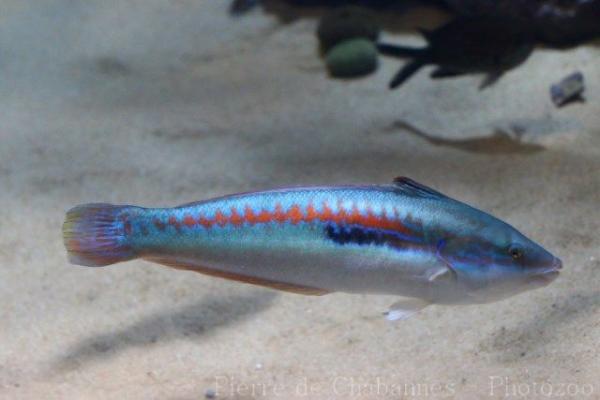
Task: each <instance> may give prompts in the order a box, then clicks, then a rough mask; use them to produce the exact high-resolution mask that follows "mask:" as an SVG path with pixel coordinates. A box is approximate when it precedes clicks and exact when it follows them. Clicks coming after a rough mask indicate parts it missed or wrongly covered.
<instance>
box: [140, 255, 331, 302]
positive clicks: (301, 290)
mask: <svg viewBox="0 0 600 400" xmlns="http://www.w3.org/2000/svg"><path fill="white" fill-rule="evenodd" d="M143 258H144V260H146V261H150V262H154V263H158V264H162V265H166V266H167V267H171V268H175V269H181V270H187V271H195V272H199V273H201V274H204V275H209V276H214V277H217V278H223V279H228V280H231V281H237V282H243V283H249V284H251V285H257V286H263V287H268V288H270V289H275V290H281V291H284V292H290V293H296V294H303V295H305V296H323V295H325V294H328V293H331V291H330V290H326V289H319V288H314V287H310V286H303V285H296V284H293V283H286V282H279V281H274V280H269V279H264V278H259V277H254V276H249V275H242V274H236V273H234V272H228V271H220V270H217V269H214V268H208V267H204V266H201V265H198V264H195V263H193V262H190V261H187V260H177V259H172V258H168V257H143Z"/></svg>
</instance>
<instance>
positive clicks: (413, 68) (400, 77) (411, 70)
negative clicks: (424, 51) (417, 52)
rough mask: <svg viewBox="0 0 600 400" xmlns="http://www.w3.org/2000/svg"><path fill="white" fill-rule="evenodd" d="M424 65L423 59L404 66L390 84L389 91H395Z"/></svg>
mask: <svg viewBox="0 0 600 400" xmlns="http://www.w3.org/2000/svg"><path fill="white" fill-rule="evenodd" d="M425 64H426V62H425V61H424V59H420V58H417V59H416V60H413V61H411V62H409V63H408V64H406V65H405V66H404V67H402V68H401V69H400V71H398V73H397V74H396V75H395V76H394V78H393V79H392V80H391V82H390V89H396V88H397V87H398V86H400V85H402V84H403V83H404V82H406V81H407V80H408V78H410V77H411V76H413V75H414V74H415V73H416V72H417V71H418V70H420V69H421V67H423V66H424V65H425Z"/></svg>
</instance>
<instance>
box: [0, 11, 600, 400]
mask: <svg viewBox="0 0 600 400" xmlns="http://www.w3.org/2000/svg"><path fill="white" fill-rule="evenodd" d="M227 7H228V2H225V1H217V0H178V1H168V2H167V1H160V0H128V1H122V0H121V1H117V0H110V1H109V0H102V1H100V0H90V1H85V2H84V1H80V2H74V1H68V0H48V1H43V2H33V1H29V2H24V1H16V0H4V1H2V4H1V5H0V110H1V113H0V139H1V140H0V204H1V207H0V398H1V399H125V398H127V399H169V400H188V399H189V400H191V399H200V398H203V397H204V395H205V391H206V390H207V389H216V390H217V394H218V397H219V398H223V399H240V400H250V399H279V398H281V399H290V398H310V399H317V400H320V399H400V398H456V399H481V398H488V397H490V398H501V397H503V396H505V395H508V396H509V397H512V398H526V397H525V395H526V394H527V393H529V394H530V396H528V398H546V397H547V396H546V395H547V394H548V393H549V392H548V390H552V393H551V394H552V395H553V396H556V397H559V391H561V390H562V391H563V392H564V393H563V394H565V395H564V396H562V397H563V398H564V397H570V398H600V357H599V354H598V352H599V351H598V343H599V342H600V289H599V288H600V250H599V244H600V239H599V238H598V232H599V228H600V207H599V205H600V64H599V63H598V56H599V55H600V49H599V48H598V47H581V48H578V49H575V50H572V51H568V52H556V51H550V50H539V51H537V52H536V53H535V54H534V55H533V57H532V58H530V59H529V60H528V62H527V64H526V65H525V66H523V67H522V68H520V69H518V70H517V71H514V72H512V73H509V74H508V75H507V76H506V77H505V78H504V79H502V80H501V81H500V82H499V83H498V85H496V86H495V87H494V88H493V89H490V90H486V91H484V92H479V91H478V90H477V86H478V83H479V81H480V78H479V77H468V78H461V79H455V80H450V81H444V82H432V81H431V80H429V78H428V77H427V74H426V73H422V74H420V75H418V76H417V77H415V78H414V79H412V80H411V81H410V82H408V84H407V85H406V86H405V87H403V88H402V90H399V91H395V92H393V93H390V92H388V91H387V89H386V84H387V82H388V79H389V78H390V77H391V75H392V73H393V72H394V71H395V70H396V69H397V68H398V63H397V62H395V61H392V60H385V61H384V62H383V63H382V65H381V67H380V69H379V71H378V73H377V74H376V75H375V76H372V77H370V78H368V79H365V80H360V81H356V82H340V81H332V80H329V79H327V77H326V74H325V73H324V71H323V67H322V64H321V62H320V61H319V59H318V58H317V57H316V42H315V38H314V35H313V32H314V29H315V21H314V20H311V19H302V20H300V21H298V22H296V23H293V24H291V25H288V26H286V27H279V26H278V24H277V22H276V19H275V18H273V17H272V16H270V15H265V14H263V13H261V12H254V13H252V14H250V15H249V16H247V17H245V18H242V19H239V20H235V21H231V20H230V19H229V18H228V16H227V15H226V10H227ZM392 39H394V40H395V38H392ZM403 39H404V40H405V41H414V42H417V41H418V40H419V39H418V38H417V37H413V36H410V37H409V36H403ZM575 69H580V70H581V71H583V73H584V74H585V76H586V79H587V87H588V90H587V94H586V97H587V103H585V104H575V105H572V106H569V107H567V108H565V109H561V110H556V109H555V108H554V107H553V105H552V104H551V102H550V99H549V96H548V87H549V85H550V84H551V83H552V82H554V81H556V80H558V79H560V78H562V77H563V76H565V75H566V74H568V73H570V72H572V71H574V70H575ZM407 124H408V125H411V126H413V127H415V128H416V129H419V130H422V131H424V132H427V133H429V134H432V135H438V136H440V137H443V138H446V139H449V140H459V141H460V140H463V139H465V140H466V139H473V138H479V139H482V140H478V141H472V140H467V142H458V143H452V142H450V143H448V144H446V145H434V144H431V143H428V142H427V141H425V140H423V139H422V138H420V137H418V136H416V135H415V134H414V133H410V131H409V130H407V129H405V127H406V126H407ZM403 127H404V128H403ZM495 132H504V133H505V134H509V135H522V139H523V140H524V141H526V143H521V144H520V143H519V142H514V141H510V140H506V139H500V140H499V139H491V140H489V139H485V138H487V137H489V136H490V135H492V134H493V133H495ZM465 143H466V144H465ZM397 175H406V176H410V177H412V178H414V179H417V180H420V181H422V182H424V183H427V184H429V185H431V186H433V187H435V188H438V189H439V190H441V191H442V192H445V193H447V194H449V195H451V196H454V197H458V198H460V199H462V200H464V201H467V202H470V203H472V204H475V205H477V206H479V207H480V208H482V209H485V210H488V211H491V212H492V213H494V214H495V215H497V216H499V217H501V218H502V219H505V220H506V221H508V222H510V223H512V224H513V225H515V226H516V227H517V228H519V229H520V230H522V231H524V232H525V233H526V234H527V235H528V236H530V237H532V238H534V239H536V240H537V241H538V242H540V243H542V244H543V245H544V246H545V247H547V248H548V249H550V250H551V251H552V252H553V253H555V254H557V255H558V256H560V257H561V258H562V259H563V262H564V264H565V268H564V272H563V274H562V275H561V277H560V278H559V279H558V280H557V281H556V282H555V283H554V284H552V285H551V286H549V287H547V288H545V289H542V290H538V291H533V292H529V293H526V294H524V295H521V296H518V297H514V298H512V299H510V300H507V301H503V302H500V303H496V304H491V305H485V306H469V307H458V308H451V307H437V306H434V307H430V308H428V309H427V310H425V311H424V312H422V313H420V314H419V315H418V316H416V317H414V318H412V319H410V320H408V321H405V322H402V323H397V324H389V323H387V322H386V321H384V320H383V319H382V318H381V315H380V313H381V312H382V311H385V310H386V309H387V307H388V305H389V304H391V303H392V302H393V301H394V299H393V298H387V297H368V296H350V295H345V294H334V295H329V296H325V297H321V298H310V297H302V296H296V295H291V294H282V293H276V292H273V291H270V290H267V289H260V288H255V287H249V286H245V285H241V284H236V283H230V282H225V281H221V280H217V279H213V278H208V277H204V276H201V275H199V274H194V273H191V272H178V271H173V270H169V269H166V268H162V267H160V266H156V265H152V264H148V263H145V262H130V263H127V264H121V265H118V266H114V267H109V268H103V269H91V268H83V267H75V266H72V265H69V264H68V262H67V260H66V255H65V252H64V249H63V245H62V240H61V233H60V226H61V224H62V221H63V216H64V211H65V210H66V209H68V208H70V207H71V206H73V205H75V204H78V203H84V202H90V201H109V202H116V203H134V204H140V205H145V206H166V205H177V204H180V203H184V202H188V201H193V200H197V199H202V198H207V197H211V196H216V195H221V194H226V193H232V192H240V191H247V190H256V189H261V188H269V187H274V186H279V185H289V184H329V183H331V184H333V183H358V182H378V183H383V182H388V181H390V180H391V179H392V178H393V177H394V176H397ZM378 383H379V386H377V384H378ZM544 383H545V385H542V384H544ZM353 384H354V385H353ZM244 385H246V386H244ZM369 385H370V386H369ZM542 386H543V387H544V388H543V389H540V388H541V387H542ZM549 388H550V389H549ZM492 389H493V390H492ZM567 390H570V392H567ZM307 391H308V393H307ZM586 396H587V397H586Z"/></svg>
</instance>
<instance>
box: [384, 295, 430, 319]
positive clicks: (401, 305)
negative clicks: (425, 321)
mask: <svg viewBox="0 0 600 400" xmlns="http://www.w3.org/2000/svg"><path fill="white" fill-rule="evenodd" d="M428 305H429V302H427V301H425V300H421V299H403V300H400V301H397V302H395V303H394V304H392V305H391V306H390V309H389V311H388V312H386V313H385V319H387V320H388V321H401V320H404V319H407V318H410V317H411V316H412V315H413V314H416V313H418V312H419V311H421V310H422V309H424V308H425V307H427V306H428Z"/></svg>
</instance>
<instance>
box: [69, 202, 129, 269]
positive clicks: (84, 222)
mask: <svg viewBox="0 0 600 400" xmlns="http://www.w3.org/2000/svg"><path fill="white" fill-rule="evenodd" d="M132 208H133V207H131V206H114V205H111V204H84V205H81V206H77V207H75V208H72V209H71V210H69V211H68V212H67V216H66V218H65V222H64V224H63V228H62V231H63V240H64V243H65V247H66V249H67V253H68V255H69V261H70V262H71V263H73V264H77V265H85V266H88V267H101V266H104V265H109V264H114V263H117V262H121V261H127V260H131V259H133V258H136V254H135V252H134V251H133V250H132V248H131V246H130V244H129V238H128V236H129V233H130V232H131V221H130V215H129V213H128V210H131V209H132Z"/></svg>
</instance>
